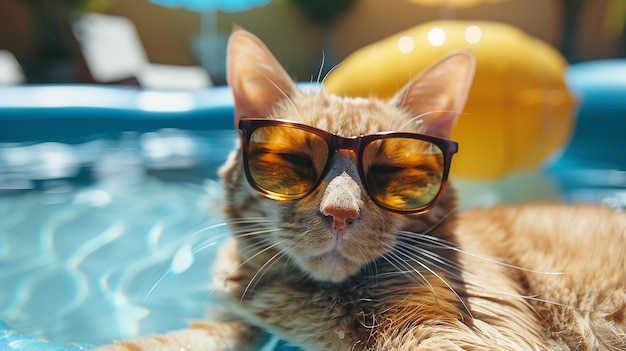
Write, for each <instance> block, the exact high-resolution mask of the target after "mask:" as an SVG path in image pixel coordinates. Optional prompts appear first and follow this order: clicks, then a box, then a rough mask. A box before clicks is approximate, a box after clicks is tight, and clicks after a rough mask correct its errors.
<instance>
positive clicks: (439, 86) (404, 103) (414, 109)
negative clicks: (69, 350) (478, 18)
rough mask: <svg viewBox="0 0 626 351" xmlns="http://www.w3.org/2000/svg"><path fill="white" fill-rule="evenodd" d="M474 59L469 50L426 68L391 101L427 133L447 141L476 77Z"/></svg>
mask: <svg viewBox="0 0 626 351" xmlns="http://www.w3.org/2000/svg"><path fill="white" fill-rule="evenodd" d="M474 69H475V62H474V56H473V55H472V54H471V53H470V52H469V51H458V52H454V53H452V54H449V55H447V56H445V57H443V58H442V59H440V60H439V61H437V62H435V63H434V64H432V65H431V66H430V67H428V68H426V69H425V70H424V71H423V72H422V73H421V74H420V75H419V76H417V77H415V78H414V79H413V80H411V81H410V82H409V83H408V84H407V85H405V86H404V87H403V88H402V89H401V90H400V91H399V92H398V93H397V94H396V95H395V96H394V98H393V99H392V103H394V104H395V105H396V106H397V107H399V108H402V109H404V110H407V111H409V112H411V113H412V116H413V117H418V116H420V118H419V119H416V121H418V122H419V123H421V126H420V131H421V132H422V133H425V134H429V135H435V136H439V137H444V138H448V137H449V136H450V132H451V131H452V128H453V127H454V125H455V124H456V121H457V119H458V116H459V115H460V114H461V112H463V108H464V106H465V102H466V101H467V95H468V94H469V90H470V87H471V85H472V79H473V77H474Z"/></svg>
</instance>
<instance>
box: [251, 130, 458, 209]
mask: <svg viewBox="0 0 626 351" xmlns="http://www.w3.org/2000/svg"><path fill="white" fill-rule="evenodd" d="M239 130H240V131H241V136H242V141H243V161H244V170H245V174H246V178H247V180H248V182H249V183H250V185H251V186H252V187H253V188H254V189H256V190H257V191H258V192H259V193H261V194H262V195H264V196H266V197H268V198H271V199H274V200H279V201H289V200H295V199H299V198H302V197H304V196H306V195H308V194H309V193H311V192H312V191H313V190H314V189H315V188H316V187H317V186H318V185H319V183H320V182H321V180H322V179H323V178H324V176H325V175H326V173H327V172H328V169H329V167H330V164H331V162H330V161H331V159H332V157H333V155H334V154H335V153H336V152H338V151H342V150H347V151H352V152H353V153H354V154H355V155H356V156H357V160H358V165H357V167H358V172H359V176H360V177H361V181H362V183H363V185H364V187H365V190H366V191H367V193H368V194H369V196H370V197H371V199H372V200H373V201H374V202H375V203H376V204H377V205H378V206H380V207H382V208H385V209H387V210H391V211H394V212H401V213H423V212H426V211H428V209H430V208H431V207H432V206H433V205H434V203H435V202H436V200H437V199H438V198H439V196H440V195H441V194H442V193H443V189H444V188H445V185H446V182H447V179H448V173H449V169H450V163H451V161H452V155H453V154H454V153H456V152H457V151H458V145H457V143H456V142H454V141H451V140H447V139H442V138H437V137H433V136H429V135H423V134H417V133H400V132H382V133H376V134H372V135H362V136H358V137H350V138H346V137H341V136H338V135H335V134H331V133H328V132H326V131H324V130H320V129H317V128H314V127H311V126H308V125H304V124H299V123H296V122H292V121H286V120H271V119H242V120H240V121H239Z"/></svg>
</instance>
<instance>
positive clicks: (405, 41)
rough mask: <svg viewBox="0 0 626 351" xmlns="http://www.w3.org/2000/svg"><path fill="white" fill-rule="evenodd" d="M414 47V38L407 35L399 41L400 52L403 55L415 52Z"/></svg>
mask: <svg viewBox="0 0 626 351" xmlns="http://www.w3.org/2000/svg"><path fill="white" fill-rule="evenodd" d="M414 47H415V42H414V41H413V38H411V37H409V36H406V35H405V36H403V37H401V38H400V39H398V49H399V50H400V52H401V53H403V54H408V53H410V52H411V51H413V48H414Z"/></svg>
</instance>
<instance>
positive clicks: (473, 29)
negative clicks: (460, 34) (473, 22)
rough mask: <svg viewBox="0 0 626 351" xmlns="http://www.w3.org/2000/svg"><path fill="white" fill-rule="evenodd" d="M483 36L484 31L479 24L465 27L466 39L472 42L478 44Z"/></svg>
mask: <svg viewBox="0 0 626 351" xmlns="http://www.w3.org/2000/svg"><path fill="white" fill-rule="evenodd" d="M482 36H483V32H482V30H481V29H480V27H479V26H469V27H467V28H465V40H467V42H468V43H470V44H476V43H478V42H479V41H480V39H481V38H482Z"/></svg>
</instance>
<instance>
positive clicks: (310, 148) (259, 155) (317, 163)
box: [248, 126, 328, 196]
mask: <svg viewBox="0 0 626 351" xmlns="http://www.w3.org/2000/svg"><path fill="white" fill-rule="evenodd" d="M327 156H328V146H327V145H326V142H325V141H324V139H322V138H321V137H320V136H318V135H316V134H314V133H310V132H307V131H304V130H301V129H297V128H292V127H287V126H267V127H261V128H258V129H256V130H254V132H252V135H251V137H250V143H249V145H248V169H249V171H250V175H251V176H252V179H253V180H254V182H255V183H256V184H257V185H258V186H259V187H261V188H263V189H265V190H267V191H269V192H272V193H274V194H275V195H284V196H298V195H302V194H304V193H306V192H308V191H309V190H311V189H312V188H313V186H315V184H316V183H317V181H318V179H319V177H320V174H321V172H322V171H323V168H324V165H325V163H326V157H327Z"/></svg>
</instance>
